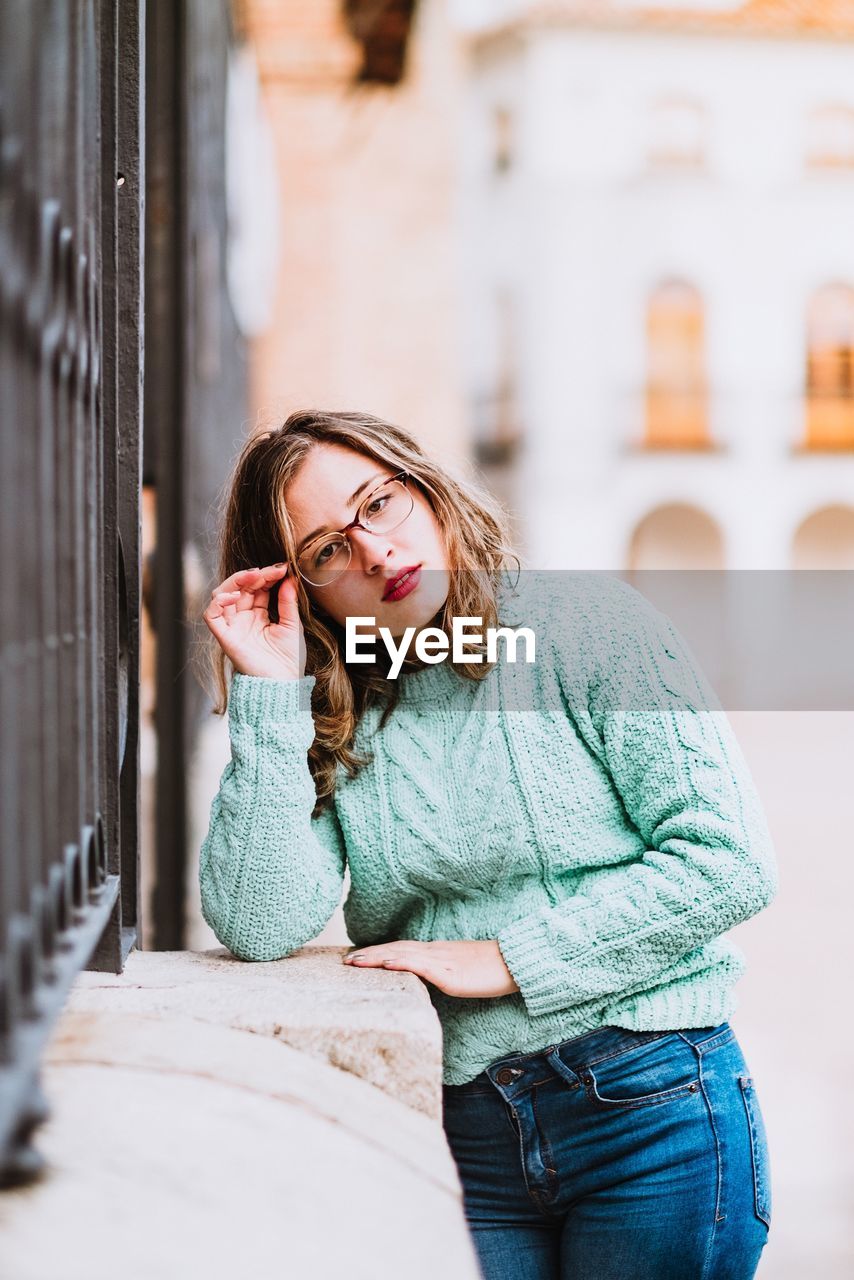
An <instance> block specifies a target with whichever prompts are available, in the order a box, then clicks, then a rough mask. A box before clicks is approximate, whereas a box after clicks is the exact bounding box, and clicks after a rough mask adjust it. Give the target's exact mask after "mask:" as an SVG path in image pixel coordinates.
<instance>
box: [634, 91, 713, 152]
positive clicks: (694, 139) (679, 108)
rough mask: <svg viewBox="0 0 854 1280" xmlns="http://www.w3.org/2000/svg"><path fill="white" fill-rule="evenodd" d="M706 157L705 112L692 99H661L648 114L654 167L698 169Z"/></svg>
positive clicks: (649, 150)
mask: <svg viewBox="0 0 854 1280" xmlns="http://www.w3.org/2000/svg"><path fill="white" fill-rule="evenodd" d="M705 158H706V112H705V109H704V108H703V106H702V105H701V104H700V103H699V102H694V101H693V100H692V99H690V98H677V97H670V98H661V99H659V101H658V102H654V103H653V104H652V106H651V108H650V113H649V142H648V147H647V163H648V164H649V167H650V168H651V169H699V168H701V167H702V165H703V164H704V162H705Z"/></svg>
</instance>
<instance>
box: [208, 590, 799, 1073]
mask: <svg viewBox="0 0 854 1280" xmlns="http://www.w3.org/2000/svg"><path fill="white" fill-rule="evenodd" d="M501 599H502V603H501V621H502V623H509V624H510V625H522V624H523V623H524V624H525V625H529V626H531V627H532V628H533V629H534V631H535V634H536V637H537V655H536V662H535V663H534V664H533V665H531V666H527V665H524V664H521V665H519V664H517V665H515V666H514V665H511V664H509V663H507V662H500V663H499V664H498V665H497V666H496V667H494V669H493V670H492V671H491V672H490V674H489V675H488V676H487V678H486V679H485V680H483V681H480V682H475V681H472V680H469V679H467V678H466V677H464V676H461V675H460V674H459V673H458V672H457V671H456V670H455V669H454V667H453V666H452V665H451V664H450V662H447V663H442V664H439V665H437V666H433V667H429V668H427V669H426V670H423V671H419V672H417V673H415V674H409V675H401V677H400V683H401V702H400V705H399V706H398V707H397V708H396V709H395V711H394V712H393V713H392V715H391V717H390V719H389V721H388V722H387V724H386V725H385V727H384V728H383V729H382V730H378V721H379V715H380V709H379V708H376V707H375V708H371V709H370V710H369V711H368V712H367V713H366V714H365V716H364V717H363V718H362V721H361V722H360V724H359V727H358V730H357V736H356V745H357V746H358V747H359V748H361V749H365V750H367V751H369V752H370V753H371V754H372V756H373V759H372V762H371V763H370V764H369V765H368V766H366V767H365V768H363V770H362V771H361V772H360V773H359V774H358V776H357V777H356V778H353V779H348V778H347V777H346V775H342V776H341V777H340V780H339V782H338V787H337V791H336V795H335V802H334V807H333V808H330V809H328V810H327V811H326V812H325V813H323V814H321V816H320V817H318V818H316V819H312V817H311V813H312V809H313V807H314V799H315V797H314V786H313V782H312V778H311V774H310V773H309V769H308V764H307V760H306V752H307V749H308V747H309V745H310V743H311V741H312V739H313V735H314V725H313V720H312V716H311V709H310V694H311V690H312V688H313V687H314V677H312V676H307V677H305V678H304V679H302V680H299V681H296V680H293V681H287V680H273V679H267V678H262V677H256V676H244V675H240V674H237V675H235V676H234V679H233V681H232V686H231V696H230V701H229V712H228V716H229V730H230V736H231V748H232V759H231V761H230V763H229V764H228V765H227V766H226V768H225V770H224V772H223V774H222V778H221V780H220V784H219V790H218V792H217V795H216V796H215V798H214V801H213V804H212V806H211V816H210V827H209V830H208V834H207V836H206V838H205V840H204V843H203V845H202V849H201V864H200V882H201V896H202V910H203V914H204V917H205V919H206V920H207V922H208V923H209V924H210V926H211V928H212V929H213V930H214V933H215V934H216V936H217V938H219V940H220V941H221V942H222V943H223V944H224V945H225V946H226V947H228V948H229V949H230V950H231V951H232V952H233V953H234V955H235V956H238V957H239V958H241V959H244V960H256V961H265V960H276V959H279V958H282V957H286V956H288V955H290V954H291V953H292V952H293V951H295V950H297V949H298V948H299V947H301V946H303V945H304V944H305V943H307V942H309V941H310V940H311V939H313V938H315V937H316V936H317V934H318V933H319V932H320V930H321V929H322V928H323V926H324V925H325V924H326V922H327V921H328V919H329V917H330V916H331V915H332V913H333V911H334V910H335V908H336V907H337V906H338V903H339V902H340V899H341V895H342V889H343V877H344V870H345V866H346V865H349V870H350V891H349V894H348V897H347V900H346V902H345V904H344V917H345V921H346V925H347V930H348V933H349V936H350V938H351V940H352V941H353V942H354V943H356V944H357V945H358V946H365V945H369V944H372V943H381V942H386V941H393V940H395V939H398V938H414V939H420V940H431V939H440V938H441V939H466V938H468V939H496V940H497V941H498V945H499V947H500V949H501V952H502V955H503V956H504V960H505V962H506V964H507V966H508V968H509V970H510V972H511V973H512V975H513V977H514V979H515V981H516V983H517V984H518V987H519V990H518V992H514V993H513V994H512V995H509V996H501V997H493V998H477V999H474V998H466V999H460V998H455V997H451V996H447V995H445V994H444V993H443V992H440V991H439V990H438V989H437V988H434V987H432V986H428V991H429V993H430V998H431V1000H432V1001H433V1004H434V1006H435V1008H436V1010H437V1013H438V1015H439V1017H440V1019H441V1023H442V1028H443V1039H444V1080H445V1083H446V1084H461V1083H463V1082H465V1081H467V1080H470V1079H472V1078H473V1077H474V1076H475V1075H477V1074H478V1072H480V1071H481V1070H483V1068H484V1067H485V1066H486V1065H487V1064H488V1063H490V1062H492V1061H494V1060H495V1059H496V1058H498V1057H501V1056H503V1055H505V1054H508V1053H512V1052H515V1051H520V1052H525V1053H527V1052H533V1051H536V1050H539V1049H542V1048H545V1047H546V1046H548V1045H550V1044H554V1043H557V1042H559V1041H561V1040H565V1039H568V1038H570V1037H572V1036H577V1035H581V1034H583V1033H584V1032H586V1031H591V1030H593V1029H595V1028H598V1027H603V1026H620V1027H628V1028H632V1029H635V1030H665V1029H676V1028H680V1027H706V1026H716V1025H717V1024H718V1023H720V1022H723V1021H724V1020H725V1019H727V1018H728V1017H729V1016H730V1015H731V1014H732V1012H733V1010H734V1008H735V1006H736V1002H735V998H734V995H733V986H734V984H735V983H736V981H737V979H738V978H739V977H740V976H741V974H742V973H743V971H744V957H743V955H742V953H741V951H740V950H739V949H738V948H737V947H736V946H735V945H734V944H733V943H732V942H730V941H728V940H727V939H725V938H723V937H722V936H721V935H722V934H724V933H725V932H726V931H727V930H728V929H731V928H732V927H733V926H734V925H737V924H739V923H740V922H741V921H743V920H746V919H747V918H748V917H750V916H752V915H754V914H755V913H756V912H758V911H760V910H761V909H762V908H763V907H765V906H767V905H768V903H769V902H770V901H771V899H772V898H773V896H774V894H775V893H776V890H777V870H776V862H775V855H774V849H773V844H772V841H771V836H770V833H769V830H768V826H767V823H766V820H765V817H764V814H763V811H762V807H761V804H760V802H759V798H758V796H757V793H756V789H755V786H754V783H753V781H752V779H751V776H750V773H749V770H748V767H747V764H746V761H745V759H744V756H743V754H742V751H741V748H740V747H739V745H738V742H737V740H736V738H735V735H734V733H733V730H732V727H731V725H730V723H729V720H728V719H727V717H726V714H725V713H724V712H723V711H722V710H721V709H720V704H719V703H718V702H717V699H716V698H715V696H714V694H713V693H712V691H711V689H710V687H709V686H708V683H707V682H706V680H705V678H704V676H703V674H702V672H701V671H699V670H698V668H697V666H696V663H695V661H694V659H693V657H692V655H691V653H690V651H689V650H688V649H687V647H686V645H685V642H684V640H683V639H682V638H681V636H680V634H679V633H678V631H677V630H676V629H675V628H674V627H673V624H672V623H671V622H670V621H669V620H668V619H667V618H666V617H665V615H663V614H662V613H661V612H659V611H658V610H657V609H655V608H654V607H653V606H652V605H651V604H650V603H649V602H648V601H647V600H646V599H645V597H643V596H642V595H641V594H640V593H639V592H637V591H635V590H634V588H632V587H630V586H628V585H627V584H625V583H623V582H622V581H620V580H619V579H618V578H614V577H611V576H610V575H606V574H585V573H577V574H568V575H546V576H545V577H541V578H540V579H539V581H537V580H536V579H535V578H533V577H529V578H527V579H526V581H525V584H523V586H522V587H521V588H519V589H518V590H517V591H516V592H515V593H513V592H511V591H509V590H505V592H504V594H503V595H502V598H501ZM511 614H512V615H513V616H512V617H510V616H509V615H511Z"/></svg>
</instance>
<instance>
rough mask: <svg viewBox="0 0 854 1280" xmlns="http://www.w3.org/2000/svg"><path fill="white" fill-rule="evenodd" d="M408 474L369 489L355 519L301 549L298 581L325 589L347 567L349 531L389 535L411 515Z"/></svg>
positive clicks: (348, 561)
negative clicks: (358, 530)
mask: <svg viewBox="0 0 854 1280" xmlns="http://www.w3.org/2000/svg"><path fill="white" fill-rule="evenodd" d="M408 479H409V474H408V472H406V471H399V472H398V473H397V475H394V476H392V477H391V478H390V479H388V480H384V481H383V483H382V484H381V485H379V486H378V488H376V489H372V490H371V492H370V493H369V494H368V496H367V498H365V500H364V502H363V503H362V504H361V506H360V507H359V510H358V511H357V513H356V519H355V520H351V521H350V523H349V524H348V525H346V526H345V527H344V528H343V529H338V530H337V531H336V532H335V533H324V534H323V535H322V537H320V538H315V539H314V541H313V542H310V543H309V544H308V546H306V547H303V549H302V551H301V552H300V553H299V556H298V557H297V569H298V570H299V574H300V577H301V578H303V579H304V580H305V581H306V582H308V583H310V584H311V586H313V587H328V586H329V584H330V582H334V581H335V579H336V578H340V576H341V574H342V573H343V572H344V570H345V569H346V568H347V566H348V565H349V563H350V555H351V552H350V539H349V538H348V537H347V534H348V533H349V532H350V530H351V529H364V530H365V531H366V532H367V533H391V531H392V529H396V528H397V527H398V525H401V524H403V522H404V520H406V519H407V518H408V517H409V516H410V515H411V514H412V508H413V507H414V506H415V499H414V498H413V497H412V494H411V493H410V492H409V490H408V489H407V487H406V481H407V480H408Z"/></svg>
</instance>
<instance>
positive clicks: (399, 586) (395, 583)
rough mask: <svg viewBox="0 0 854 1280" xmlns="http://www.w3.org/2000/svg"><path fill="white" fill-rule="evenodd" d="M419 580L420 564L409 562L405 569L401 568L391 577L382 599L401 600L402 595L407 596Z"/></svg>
mask: <svg viewBox="0 0 854 1280" xmlns="http://www.w3.org/2000/svg"><path fill="white" fill-rule="evenodd" d="M420 581H421V566H420V564H411V565H409V566H408V568H406V569H401V571H400V573H399V574H397V576H396V577H394V578H392V579H391V581H390V582H389V584H388V586H387V587H386V590H385V594H384V596H383V600H389V601H391V600H402V599H403V597H404V596H408V595H409V593H410V591H414V590H415V588H416V587H417V586H418V583H419V582H420Z"/></svg>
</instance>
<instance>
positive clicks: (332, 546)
mask: <svg viewBox="0 0 854 1280" xmlns="http://www.w3.org/2000/svg"><path fill="white" fill-rule="evenodd" d="M337 549H338V543H337V542H327V543H325V544H324V545H323V546H322V547H320V548H319V549H318V550H317V551H316V552H315V555H314V567H315V568H316V569H319V568H320V566H321V565H324V564H326V563H327V562H328V561H329V560H331V559H332V557H333V556H334V555H335V552H336V551H337Z"/></svg>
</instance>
